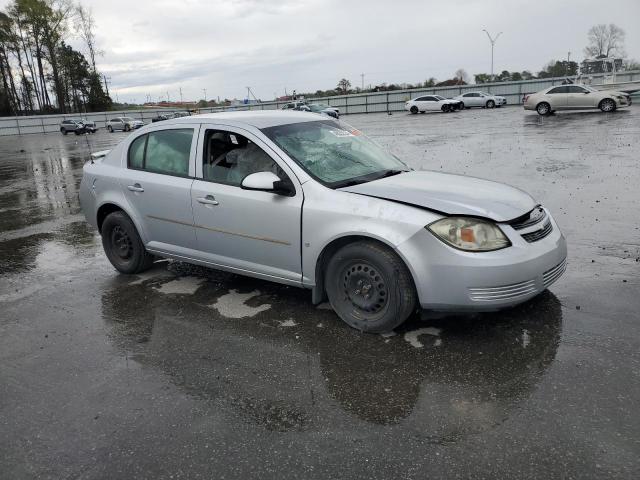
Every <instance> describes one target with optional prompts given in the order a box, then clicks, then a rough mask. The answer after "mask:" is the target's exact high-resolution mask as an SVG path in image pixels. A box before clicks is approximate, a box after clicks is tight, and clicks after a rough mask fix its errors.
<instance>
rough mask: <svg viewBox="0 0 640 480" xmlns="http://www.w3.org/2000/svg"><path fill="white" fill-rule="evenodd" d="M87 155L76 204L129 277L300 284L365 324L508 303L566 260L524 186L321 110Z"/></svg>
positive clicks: (186, 126)
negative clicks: (432, 162) (441, 162)
mask: <svg viewBox="0 0 640 480" xmlns="http://www.w3.org/2000/svg"><path fill="white" fill-rule="evenodd" d="M94 156H95V157H100V158H95V159H94V160H92V161H91V162H89V163H87V164H86V165H85V167H84V175H83V178H82V184H81V188H80V200H81V204H82V208H83V211H84V213H85V215H86V218H87V221H88V222H89V223H90V224H92V225H93V226H95V227H96V228H97V229H98V231H99V232H100V234H101V235H102V242H103V246H104V250H105V253H106V255H107V257H108V258H109V260H110V261H111V263H112V264H113V265H114V267H115V268H116V269H117V270H119V271H120V272H122V273H124V274H136V273H140V272H142V271H144V270H145V269H148V268H149V267H150V266H151V264H152V262H153V261H154V259H155V258H158V257H166V258H172V259H177V260H182V261H186V262H191V263H195V264H200V265H204V266H208V267H212V268H217V269H221V270H226V271H231V272H235V273H239V274H242V275H249V276H252V277H257V278H262V279H266V280H271V281H274V282H280V283H284V284H287V285H293V286H296V287H301V288H306V289H310V290H311V292H312V301H313V303H320V302H323V301H325V300H326V299H328V301H329V302H330V304H331V306H332V308H333V309H334V310H335V312H336V313H337V314H338V315H339V316H340V318H341V319H342V320H344V321H345V322H346V323H347V324H349V325H351V326H352V327H354V328H357V329H359V330H362V331H368V332H386V331H390V330H392V329H393V328H395V327H397V326H398V325H400V324H401V323H402V322H404V321H405V320H406V319H407V318H408V317H409V316H410V315H411V314H412V313H413V312H414V311H416V310H417V309H418V308H423V309H428V310H432V311H441V312H460V311H479V310H495V309H499V308H504V307H510V306H512V305H516V304H518V303H521V302H524V301H526V300H528V299H530V298H532V297H533V296H535V295H537V294H539V293H540V292H542V291H543V290H545V289H546V288H547V287H549V285H551V284H552V283H553V282H554V281H555V280H557V279H558V278H559V277H560V275H562V273H563V271H564V268H565V262H566V255H567V248H566V243H565V239H564V237H563V235H562V233H561V232H560V229H559V228H558V225H557V224H556V222H555V220H554V219H553V217H552V216H551V213H550V212H549V211H548V210H547V209H546V208H544V207H542V206H541V205H540V204H539V203H538V202H537V201H535V200H534V199H533V198H531V196H529V195H528V194H527V193H525V192H523V191H521V190H518V189H516V188H513V187H510V186H507V185H503V184H499V183H495V182H491V181H488V180H480V179H477V178H470V177H464V176H458V175H450V174H444V173H437V172H430V171H413V170H411V169H410V168H408V167H407V166H406V165H405V164H404V163H402V162H401V161H400V160H398V159H397V158H396V157H395V156H393V155H391V154H389V153H387V152H386V151H385V150H383V149H382V148H381V147H380V146H378V145H377V144H376V143H375V142H373V141H372V140H370V139H368V138H367V137H366V136H365V135H363V134H362V133H361V132H360V131H358V130H357V129H355V128H352V127H351V126H349V125H347V124H345V123H342V122H340V121H337V120H334V119H330V118H327V117H326V116H321V115H317V114H309V113H303V112H293V111H284V112H282V111H276V112H269V111H263V112H233V113H216V114H209V115H199V116H193V117H187V118H180V119H172V120H167V121H164V122H160V123H155V124H152V125H147V126H145V127H143V128H141V129H140V130H137V131H136V132H134V133H133V134H131V135H130V136H128V137H127V138H125V139H124V140H123V141H122V142H121V143H120V144H119V145H118V146H117V147H115V148H114V149H113V150H112V151H110V152H100V153H99V154H96V155H94Z"/></svg>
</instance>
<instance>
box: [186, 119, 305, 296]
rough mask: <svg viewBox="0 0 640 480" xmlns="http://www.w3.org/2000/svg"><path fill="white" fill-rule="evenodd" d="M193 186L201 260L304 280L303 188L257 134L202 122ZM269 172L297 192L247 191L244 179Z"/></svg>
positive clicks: (235, 269)
mask: <svg viewBox="0 0 640 480" xmlns="http://www.w3.org/2000/svg"><path fill="white" fill-rule="evenodd" d="M197 158H198V160H197V163H198V169H197V173H196V176H197V177H198V178H196V180H195V181H194V182H193V187H192V189H191V203H192V206H193V214H194V223H195V228H196V236H197V241H198V249H199V250H200V251H199V255H200V258H201V259H202V260H204V261H207V262H208V263H211V264H215V265H219V266H225V267H227V268H229V269H231V270H233V271H238V272H239V273H249V274H253V275H255V276H259V277H263V278H276V279H279V280H285V281H288V282H290V283H296V284H297V283H300V282H301V281H302V268H301V253H300V249H301V244H300V242H301V237H300V235H301V234H300V221H301V214H302V200H303V192H302V189H301V187H300V185H299V184H298V183H297V180H296V179H295V177H294V175H293V173H292V172H291V170H290V169H289V168H288V167H287V165H286V163H284V162H283V160H282V159H281V158H279V157H278V156H277V155H276V154H275V152H273V151H271V150H270V149H269V147H268V146H267V145H266V144H264V143H263V142H262V141H261V140H260V139H259V138H258V137H257V136H256V135H254V134H252V133H250V132H247V131H244V130H242V129H236V128H231V127H226V126H215V125H211V126H207V127H205V126H203V128H202V130H201V133H200V140H199V147H198V154H197ZM262 171H270V172H273V173H275V174H276V175H278V176H279V177H280V178H281V179H282V180H283V181H285V182H288V183H290V184H291V185H293V187H294V190H295V194H293V195H292V196H284V195H279V194H276V193H272V192H262V191H252V190H244V189H242V188H241V183H242V180H243V179H244V178H245V177H246V176H247V175H249V174H251V173H255V172H262Z"/></svg>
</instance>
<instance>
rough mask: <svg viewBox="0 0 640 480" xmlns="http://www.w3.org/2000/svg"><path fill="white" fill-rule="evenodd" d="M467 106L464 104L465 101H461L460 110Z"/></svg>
mask: <svg viewBox="0 0 640 480" xmlns="http://www.w3.org/2000/svg"><path fill="white" fill-rule="evenodd" d="M464 109H465V106H464V102H460V110H464Z"/></svg>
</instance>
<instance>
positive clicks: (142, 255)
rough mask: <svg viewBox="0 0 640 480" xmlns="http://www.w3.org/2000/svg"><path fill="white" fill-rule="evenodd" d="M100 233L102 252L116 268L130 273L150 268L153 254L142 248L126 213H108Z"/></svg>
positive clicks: (136, 232)
mask: <svg viewBox="0 0 640 480" xmlns="http://www.w3.org/2000/svg"><path fill="white" fill-rule="evenodd" d="M100 234H101V235H102V247H103V248H104V252H105V254H106V255H107V258H108V259H109V261H110V262H111V265H113V266H114V267H115V269H116V270H118V271H119V272H121V273H128V274H132V273H140V272H144V271H145V270H148V269H149V268H151V265H152V264H153V255H151V254H149V253H148V252H147V250H146V249H145V248H144V244H143V243H142V239H141V238H140V235H138V231H137V230H136V227H135V225H134V224H133V222H132V221H131V219H130V218H129V216H128V215H127V214H126V213H124V212H121V211H118V212H113V213H110V214H109V215H108V216H107V218H105V219H104V222H103V224H102V228H101V231H100Z"/></svg>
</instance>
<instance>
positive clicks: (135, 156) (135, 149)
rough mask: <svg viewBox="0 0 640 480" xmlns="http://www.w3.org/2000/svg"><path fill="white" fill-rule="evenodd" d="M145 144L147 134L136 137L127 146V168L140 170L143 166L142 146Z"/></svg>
mask: <svg viewBox="0 0 640 480" xmlns="http://www.w3.org/2000/svg"><path fill="white" fill-rule="evenodd" d="M146 145H147V135H142V136H140V137H138V138H136V139H135V140H134V141H133V142H132V143H131V146H130V147H129V158H128V164H129V168H135V169H137V170H142V169H143V168H144V147H145V146H146Z"/></svg>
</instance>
